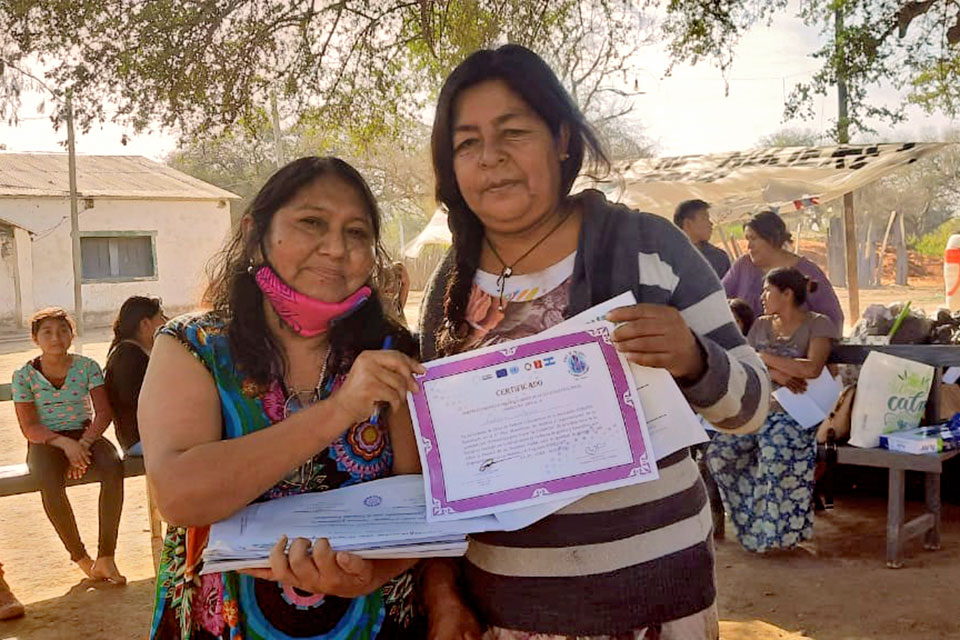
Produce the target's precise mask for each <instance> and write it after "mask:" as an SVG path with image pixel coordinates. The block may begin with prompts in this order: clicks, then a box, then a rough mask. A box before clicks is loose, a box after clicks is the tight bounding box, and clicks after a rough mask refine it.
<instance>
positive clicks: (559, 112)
mask: <svg viewBox="0 0 960 640" xmlns="http://www.w3.org/2000/svg"><path fill="white" fill-rule="evenodd" d="M488 80H500V81H501V82H503V83H504V84H506V85H507V87H509V88H510V90H511V91H513V92H514V93H515V94H517V96H519V97H520V98H521V99H522V100H523V101H524V102H525V103H527V105H528V106H529V107H530V108H531V109H532V110H533V111H534V112H536V113H537V115H538V116H540V118H541V119H542V120H543V121H544V122H545V123H546V124H547V127H548V128H549V129H550V131H551V133H553V135H554V137H555V138H559V136H560V132H561V129H562V127H564V126H566V127H567V129H568V130H569V133H570V142H569V145H568V147H567V150H566V153H567V154H568V155H569V158H567V159H566V160H565V161H563V163H562V165H561V168H560V178H561V180H560V193H559V194H558V195H559V197H560V199H561V200H562V199H563V198H564V197H566V196H567V195H568V194H569V193H570V189H571V187H573V182H574V180H576V178H577V175H578V174H579V173H580V169H581V168H582V167H583V164H584V160H585V158H586V157H587V156H588V154H589V159H590V161H591V163H592V165H594V166H599V167H602V168H609V166H610V163H609V161H608V160H607V156H606V154H605V153H604V151H603V147H602V145H601V144H600V141H599V139H598V138H597V135H596V134H595V133H594V131H593V129H592V128H591V127H590V125H589V124H588V123H587V121H586V119H585V118H584V117H583V114H582V113H581V112H580V109H579V108H577V105H576V104H575V103H574V102H573V99H572V98H571V97H570V95H569V94H568V93H567V91H566V90H565V89H564V88H563V85H562V84H561V83H560V81H559V80H558V79H557V76H556V74H554V73H553V70H552V69H551V68H550V67H549V65H547V63H546V62H544V61H543V60H542V59H541V58H540V56H538V55H537V54H536V53H534V52H533V51H531V50H529V49H527V48H526V47H521V46H519V45H515V44H508V45H505V46H503V47H500V48H499V49H496V50H489V49H482V50H480V51H477V52H475V53H473V54H471V55H470V56H468V57H467V58H466V59H465V60H464V61H463V62H461V63H460V64H459V65H458V66H457V68H456V69H454V70H453V72H452V73H451V74H450V75H449V76H448V77H447V79H446V81H445V82H444V83H443V88H442V89H441V90H440V98H439V100H438V101H437V112H436V116H435V118H434V121H433V134H432V136H431V139H430V145H431V150H432V155H433V173H434V176H435V178H436V183H437V194H436V195H437V200H438V201H439V202H442V203H443V204H444V205H445V206H446V208H447V210H448V212H449V215H448V221H449V225H450V231H451V233H452V235H453V248H452V251H453V256H454V265H453V270H452V271H451V273H450V279H449V281H448V283H447V289H446V295H445V296H444V299H445V303H444V317H445V322H444V324H443V326H442V327H441V329H440V333H439V334H438V335H437V336H436V340H437V350H438V352H439V353H441V354H446V353H451V352H454V351H456V350H457V347H458V346H459V344H460V343H461V342H462V340H463V339H464V338H465V337H466V332H467V325H466V309H467V301H468V300H469V298H470V289H471V287H472V286H473V278H474V276H475V275H476V271H477V267H478V266H479V264H480V249H481V245H482V241H483V234H484V231H483V224H482V223H481V222H480V219H479V218H477V216H476V214H474V213H473V211H471V210H470V207H469V206H468V205H467V203H466V201H465V200H464V198H463V195H462V194H461V193H460V188H459V186H458V185H457V176H456V174H455V173H454V170H453V124H454V108H455V106H456V101H457V98H458V97H459V96H460V94H461V93H462V92H463V91H464V90H466V89H469V88H470V87H473V86H475V85H478V84H480V83H481V82H485V81H488Z"/></svg>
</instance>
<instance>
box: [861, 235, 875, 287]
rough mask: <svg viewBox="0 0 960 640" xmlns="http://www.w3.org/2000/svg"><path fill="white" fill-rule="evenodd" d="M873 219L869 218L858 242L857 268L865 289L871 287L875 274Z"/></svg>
mask: <svg viewBox="0 0 960 640" xmlns="http://www.w3.org/2000/svg"><path fill="white" fill-rule="evenodd" d="M873 244H874V243H873V220H870V219H868V220H867V227H866V229H864V230H863V231H862V235H861V237H860V238H859V242H857V269H858V276H859V279H860V286H861V287H862V288H864V289H869V288H870V284H871V283H870V278H871V277H872V276H873V258H875V256H874V255H873V254H874V251H875V249H874V246H873Z"/></svg>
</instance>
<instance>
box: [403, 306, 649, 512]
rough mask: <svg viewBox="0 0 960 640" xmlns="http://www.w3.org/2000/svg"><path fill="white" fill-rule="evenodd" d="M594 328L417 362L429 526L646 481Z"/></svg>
mask: <svg viewBox="0 0 960 640" xmlns="http://www.w3.org/2000/svg"><path fill="white" fill-rule="evenodd" d="M611 330H612V325H610V324H609V323H598V324H596V325H594V326H591V327H590V328H589V329H586V330H583V329H581V330H576V331H572V332H569V333H564V334H560V335H552V336H550V337H546V338H543V337H536V336H534V337H531V338H525V339H523V340H515V341H511V342H508V343H503V344H499V345H494V346H491V347H487V348H484V349H478V350H476V351H472V352H469V353H466V354H460V355H456V356H451V357H449V358H443V359H440V360H436V361H433V362H429V363H427V364H426V365H425V366H426V368H427V373H426V374H424V375H422V376H418V377H417V384H418V387H419V390H418V392H417V393H416V394H411V395H410V396H408V401H409V404H410V407H411V414H412V416H413V419H414V429H415V431H416V434H417V444H418V447H419V448H420V459H421V462H422V463H423V475H424V487H425V493H426V498H427V519H428V520H430V521H438V520H455V519H460V518H467V517H474V516H478V515H483V514H490V513H498V512H504V511H508V510H511V509H518V508H522V507H528V506H531V505H536V504H542V503H546V502H554V501H557V500H560V499H563V498H566V497H571V496H575V495H584V494H585V493H592V492H596V491H602V490H606V489H612V488H615V487H621V486H626V485H629V484H636V483H639V482H645V481H649V480H655V479H656V478H657V477H658V475H657V468H656V463H655V460H654V456H653V453H652V449H651V447H650V436H649V434H648V433H647V427H646V422H645V420H644V419H643V413H642V409H641V408H640V402H639V400H638V397H637V393H636V389H635V385H634V384H633V381H632V378H631V376H630V373H629V369H628V368H627V364H626V360H624V358H623V356H622V355H621V354H620V353H618V352H617V351H616V349H615V348H614V347H613V344H612V342H611V339H610V333H611Z"/></svg>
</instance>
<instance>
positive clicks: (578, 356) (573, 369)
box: [563, 351, 590, 378]
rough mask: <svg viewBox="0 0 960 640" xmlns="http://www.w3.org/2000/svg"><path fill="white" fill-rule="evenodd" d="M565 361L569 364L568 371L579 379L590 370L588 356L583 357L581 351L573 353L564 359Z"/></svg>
mask: <svg viewBox="0 0 960 640" xmlns="http://www.w3.org/2000/svg"><path fill="white" fill-rule="evenodd" d="M563 361H564V362H565V363H566V364H567V371H569V372H570V373H571V374H572V375H574V376H576V377H578V378H579V377H580V376H582V375H584V374H586V373H587V371H589V370H590V365H588V364H587V356H585V355H583V353H582V352H581V351H571V352H570V353H568V354H567V355H566V356H565V357H564V358H563Z"/></svg>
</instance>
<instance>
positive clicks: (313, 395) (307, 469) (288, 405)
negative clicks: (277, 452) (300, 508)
mask: <svg viewBox="0 0 960 640" xmlns="http://www.w3.org/2000/svg"><path fill="white" fill-rule="evenodd" d="M329 361H330V345H327V350H326V351H325V352H324V355H323V366H322V367H321V368H320V378H319V380H317V386H316V388H315V389H310V390H305V391H300V390H299V389H296V388H293V387H291V388H290V393H289V394H288V395H287V399H286V402H284V403H283V419H284V420H286V419H287V418H289V417H290V416H291V415H293V414H294V413H296V412H297V411H299V410H300V409H303V408H306V407H308V406H310V405H311V404H313V403H315V402H318V401H320V400H322V399H323V398H324V396H325V395H329V389H327V390H326V391H327V393H326V394H324V391H325V390H324V389H323V383H324V380H325V379H326V377H327V363H328V362H329ZM308 393H309V394H310V399H309V400H308V401H307V402H306V403H304V402H302V400H301V398H303V396H304V395H305V394H308ZM294 401H295V402H294ZM316 458H317V455H316V454H314V455H312V456H310V459H309V460H307V461H306V462H304V463H303V464H302V465H300V474H299V475H300V485H302V486H305V485H306V483H307V481H308V480H309V479H310V477H311V476H312V475H313V466H314V463H315V462H316Z"/></svg>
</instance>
